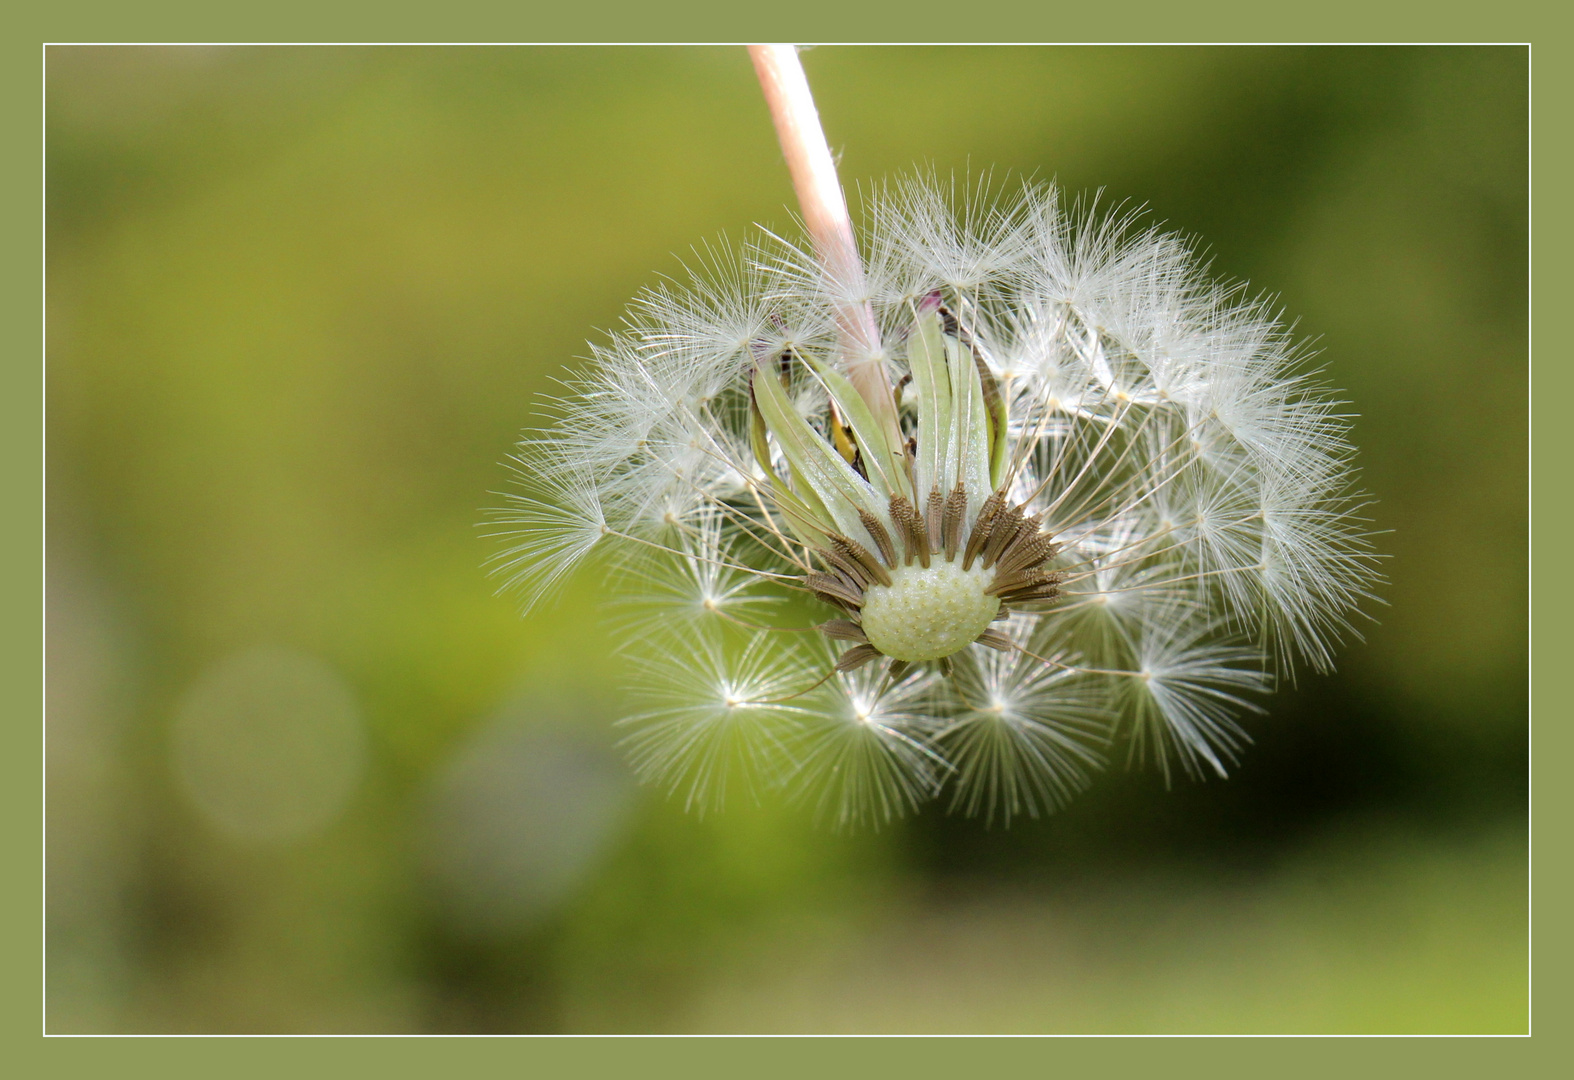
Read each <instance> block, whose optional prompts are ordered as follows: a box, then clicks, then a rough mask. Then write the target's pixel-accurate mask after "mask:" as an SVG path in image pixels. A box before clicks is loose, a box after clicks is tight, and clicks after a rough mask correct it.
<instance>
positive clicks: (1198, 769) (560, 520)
mask: <svg viewBox="0 0 1574 1080" xmlns="http://www.w3.org/2000/svg"><path fill="white" fill-rule="evenodd" d="M753 51H754V55H755V61H756V67H757V69H758V71H759V73H760V77H761V82H762V85H763V86H764V87H765V90H766V97H767V100H768V101H769V102H770V104H771V106H772V112H773V115H774V117H775V120H776V124H777V128H778V132H779V133H780V135H781V140H782V145H783V149H784V151H785V152H786V157H787V161H788V165H789V167H790V169H791V171H792V173H793V179H794V183H795V186H796V187H797V190H798V192H799V197H800V202H801V204H802V209H803V222H804V227H805V231H806V233H807V240H806V241H798V240H794V239H791V238H784V237H780V236H777V235H775V234H772V233H769V232H764V231H762V232H761V233H760V234H759V235H758V236H757V237H755V238H754V239H753V240H752V241H751V242H750V243H748V244H747V245H746V246H744V247H743V248H742V249H740V250H738V251H736V252H734V253H729V252H726V251H720V250H717V249H712V248H705V249H702V251H701V253H700V256H699V259H698V263H697V265H696V266H695V267H694V268H693V270H692V272H691V279H692V280H691V281H690V282H688V283H687V284H686V286H685V287H679V286H677V285H673V284H668V285H664V286H661V287H658V288H655V289H652V290H650V291H648V292H646V293H644V294H643V295H641V296H640V297H639V298H637V299H636V300H635V301H634V303H633V304H632V305H631V307H630V309H629V312H628V315H627V317H626V325H625V327H624V328H623V329H622V330H621V331H620V332H619V333H617V334H615V335H613V336H612V338H611V340H610V341H609V342H608V343H606V344H604V345H601V346H598V347H594V355H593V357H592V359H593V365H592V366H591V368H590V369H589V371H588V372H587V373H586V374H584V375H582V376H580V377H579V378H577V379H576V380H575V381H573V382H571V383H570V384H569V386H568V388H567V389H568V392H567V393H566V394H565V395H563V396H561V397H560V398H558V399H556V400H555V401H554V402H553V403H552V407H551V408H552V413H553V415H552V418H551V420H550V422H549V423H548V424H547V426H545V427H544V428H542V429H540V430H537V431H534V432H531V433H528V434H527V435H526V436H525V438H524V439H523V440H522V442H521V444H520V447H519V452H518V453H517V455H516V458H515V464H516V466H517V469H518V471H519V473H520V475H521V478H522V481H523V491H522V492H521V493H519V494H515V495H513V496H510V497H509V506H508V507H507V508H506V509H505V510H504V511H502V512H500V514H499V516H498V520H499V523H500V529H499V532H500V533H501V534H502V535H504V536H505V537H506V538H507V543H506V545H505V546H504V547H503V549H502V551H501V552H500V553H499V555H498V556H497V558H496V569H497V570H498V571H499V572H500V573H501V574H503V575H504V576H505V577H506V579H507V581H508V582H509V584H510V585H511V586H512V587H514V588H515V589H517V590H518V591H519V593H520V594H521V595H522V596H523V599H524V602H525V604H526V606H527V607H529V606H530V605H533V604H536V603H538V602H540V601H541V600H542V599H543V598H544V597H546V596H547V595H548V594H549V593H550V592H552V590H553V589H554V588H555V587H557V586H558V585H560V584H561V582H562V581H563V580H564V579H565V578H566V577H567V575H568V574H569V573H570V572H571V571H572V570H574V568H575V567H577V566H579V565H581V564H582V563H584V562H585V561H586V560H587V559H595V558H605V559H608V560H610V561H611V562H612V563H614V564H616V565H619V566H621V567H623V568H624V569H625V570H626V571H627V573H626V575H625V577H624V580H625V581H626V582H628V583H629V584H630V586H631V587H630V588H629V589H628V590H627V591H628V595H627V596H626V597H625V599H624V602H623V606H624V608H625V610H626V611H627V612H629V614H630V619H629V621H628V623H627V625H628V627H629V638H630V644H629V653H630V656H631V662H632V663H633V665H634V667H635V670H636V671H637V672H638V686H637V689H638V690H639V691H640V692H641V693H643V694H644V696H645V698H646V700H647V704H648V707H647V708H646V709H644V710H643V711H641V712H639V713H637V714H636V715H634V716H631V717H629V718H627V719H626V720H624V721H623V723H624V724H625V725H626V726H627V727H628V729H629V731H630V734H629V736H628V740H627V743H628V746H629V748H630V750H631V753H632V756H633V761H634V765H635V767H636V768H637V769H638V771H639V772H640V773H641V774H642V775H643V776H645V777H646V778H648V779H651V780H653V781H656V782H660V783H664V784H667V785H668V786H669V787H671V788H672V789H673V790H674V791H676V792H678V793H680V794H681V795H682V797H683V798H684V799H685V801H686V802H687V804H688V805H690V806H692V807H695V808H697V809H701V810H703V809H706V808H712V807H715V806H718V805H720V804H721V802H722V801H723V799H724V797H725V796H726V795H727V794H728V793H732V792H737V791H739V790H742V791H745V792H754V793H757V792H759V791H762V790H765V789H768V788H772V787H783V788H786V789H789V790H792V791H795V792H797V793H798V794H799V796H800V797H801V798H803V799H805V800H806V801H808V802H809V803H811V804H812V805H813V806H814V807H816V808H817V809H818V810H819V811H820V812H821V813H822V814H823V815H824V816H826V817H827V818H829V819H830V820H832V821H834V822H835V823H837V824H843V825H850V824H856V823H860V822H867V823H874V824H878V823H880V822H883V821H886V820H889V819H891V818H893V817H896V816H898V815H900V814H903V813H906V812H908V811H910V810H912V809H914V808H915V807H917V806H919V805H921V804H922V803H924V802H926V801H927V800H929V799H932V798H935V797H937V796H943V795H944V793H945V792H947V791H948V790H949V792H950V796H949V798H950V803H949V804H950V806H951V807H952V808H953V809H956V810H959V811H962V812H966V813H969V814H978V815H981V816H984V817H986V818H989V819H991V820H994V819H999V820H1001V821H1003V822H1009V821H1010V820H1011V819H1012V818H1013V817H1017V816H1021V815H1028V816H1037V815H1039V814H1042V813H1047V812H1049V811H1052V810H1053V809H1055V808H1056V807H1058V806H1060V805H1061V804H1063V803H1064V802H1065V801H1066V800H1067V799H1069V798H1070V797H1071V796H1073V795H1074V794H1075V793H1076V792H1077V791H1078V790H1080V789H1081V788H1082V787H1084V786H1085V785H1086V783H1087V782H1088V777H1089V775H1090V774H1091V773H1092V772H1093V771H1094V770H1096V769H1097V768H1099V767H1100V766H1101V765H1102V764H1103V763H1104V762H1105V760H1106V757H1107V756H1109V751H1110V749H1111V747H1115V746H1124V748H1125V753H1126V756H1127V757H1128V759H1130V760H1132V761H1134V762H1149V763H1152V764H1154V765H1156V766H1157V767H1158V768H1160V769H1161V770H1162V771H1163V773H1164V775H1165V776H1166V778H1168V777H1169V776H1170V774H1171V771H1172V769H1174V768H1175V767H1177V766H1178V767H1179V769H1180V770H1182V771H1184V772H1187V773H1189V774H1193V775H1208V774H1212V775H1217V776H1224V775H1225V774H1226V773H1227V770H1228V769H1229V767H1230V766H1231V765H1232V764H1233V762H1234V761H1235V760H1236V758H1237V756H1238V754H1239V753H1240V751H1241V750H1242V748H1243V747H1244V746H1245V744H1246V742H1247V741H1248V740H1247V736H1246V734H1245V732H1244V731H1243V730H1242V728H1241V727H1240V726H1239V723H1238V719H1237V718H1238V717H1239V716H1240V715H1241V714H1243V713H1245V712H1250V711H1254V710H1257V709H1259V708H1260V706H1259V705H1258V704H1257V703H1256V700H1255V698H1256V696H1257V695H1259V694H1260V693H1261V692H1262V691H1265V690H1266V689H1267V688H1268V687H1269V686H1270V685H1271V682H1272V677H1273V675H1274V673H1283V672H1286V671H1290V670H1293V669H1294V666H1295V665H1296V663H1297V662H1300V661H1304V662H1306V663H1309V664H1310V665H1311V666H1312V667H1313V668H1315V669H1317V670H1326V669H1327V668H1328V667H1329V666H1330V664H1331V661H1332V656H1333V649H1334V647H1335V645H1336V644H1337V643H1338V641H1339V640H1340V638H1341V637H1342V636H1343V635H1345V634H1346V633H1347V632H1349V631H1350V630H1351V626H1350V621H1349V620H1350V618H1351V615H1352V613H1353V612H1354V610H1355V608H1356V605H1357V603H1358V602H1359V601H1361V600H1362V599H1363V598H1365V597H1368V596H1370V591H1369V590H1370V588H1371V586H1372V584H1373V582H1374V581H1375V580H1376V574H1375V570H1374V565H1373V563H1374V558H1375V556H1374V555H1373V553H1372V550H1371V546H1370V543H1369V540H1368V533H1367V530H1366V528H1365V525H1364V522H1363V520H1362V519H1361V518H1360V517H1359V510H1360V506H1361V502H1360V499H1359V496H1357V495H1356V494H1355V493H1353V491H1352V489H1351V477H1352V467H1351V458H1352V455H1353V449H1352V448H1351V446H1350V444H1349V443H1348V441H1347V437H1346V435H1347V423H1346V420H1345V418H1344V417H1343V416H1341V415H1340V413H1339V412H1338V405H1337V403H1335V402H1333V401H1331V400H1330V399H1328V398H1327V397H1326V396H1325V395H1324V393H1323V392H1322V391H1321V390H1320V388H1319V387H1318V386H1316V385H1315V384H1314V382H1313V381H1312V378H1311V377H1310V376H1309V375H1308V374H1307V373H1306V371H1305V360H1306V355H1305V353H1304V351H1303V350H1301V349H1300V348H1299V347H1298V346H1297V345H1296V343H1295V342H1294V341H1293V340H1292V338H1291V337H1290V335H1289V333H1288V332H1287V330H1286V329H1285V327H1284V326H1283V325H1282V323H1281V322H1280V321H1279V319H1278V317H1277V315H1276V313H1275V312H1274V311H1273V310H1272V309H1271V308H1270V306H1269V305H1268V304H1266V303H1265V302H1263V301H1262V300H1258V299H1254V298H1252V297H1250V296H1248V295H1246V294H1245V293H1244V292H1243V291H1242V289H1241V288H1240V287H1238V286H1232V285H1226V284H1221V283H1218V282H1216V281H1214V280H1212V279H1210V278H1209V277H1208V276H1207V274H1206V268H1205V267H1204V266H1203V265H1202V264H1201V263H1200V262H1199V260H1198V259H1197V257H1196V255H1195V254H1194V253H1193V251H1192V250H1191V249H1190V247H1189V246H1188V245H1187V244H1186V243H1185V242H1184V241H1182V240H1181V239H1180V238H1178V237H1176V236H1174V235H1170V234H1168V233H1165V232H1163V231H1161V230H1159V229H1156V228H1152V227H1140V226H1139V224H1138V222H1137V221H1136V219H1135V218H1134V217H1133V216H1132V215H1123V214H1118V213H1117V214H1109V213H1103V212H1100V211H1099V210H1098V209H1097V207H1096V205H1093V206H1083V205H1074V206H1071V207H1067V206H1066V205H1065V204H1064V203H1063V201H1062V199H1061V196H1060V193H1059V192H1058V191H1057V190H1056V189H1055V188H1054V187H1052V186H1049V185H1043V184H1032V183H1024V184H1022V185H1021V186H1020V188H1019V189H1017V190H1014V191H1006V190H1003V189H1001V188H998V187H996V186H995V185H994V184H992V183H991V181H990V180H989V179H988V178H985V179H983V180H980V181H972V182H968V183H964V184H961V185H958V184H956V183H955V182H942V181H941V180H940V179H939V178H937V177H936V176H934V175H919V176H914V177H910V178H907V179H904V180H899V181H897V182H895V183H892V184H888V185H883V186H879V187H876V188H874V189H872V190H869V191H867V192H866V193H865V211H866V219H865V227H864V229H863V230H862V232H861V234H855V232H854V230H853V228H852V225H851V221H850V218H849V216H848V214H847V210H846V206H845V203H844V201H843V198H842V194H841V189H840V187H839V186H838V184H837V180H836V176H835V170H834V166H833V164H832V162H831V158H830V155H829V152H828V150H827V149H826V146H825V142H824V138H823V136H822V135H821V134H820V129H819V122H818V119H817V117H816V115H815V113H814V107H813V103H812V100H810V98H809V95H808V87H807V84H806V82H805V81H804V78H803V73H802V69H801V67H799V65H798V62H797V58H796V54H795V52H794V50H792V49H791V47H786V46H769V47H758V48H756V49H755V50H753Z"/></svg>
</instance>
